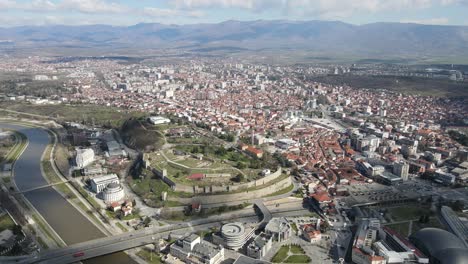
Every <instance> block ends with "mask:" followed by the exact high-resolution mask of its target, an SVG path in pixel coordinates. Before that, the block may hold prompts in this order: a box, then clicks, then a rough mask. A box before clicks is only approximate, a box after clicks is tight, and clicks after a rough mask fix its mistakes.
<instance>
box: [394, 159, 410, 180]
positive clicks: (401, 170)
mask: <svg viewBox="0 0 468 264" xmlns="http://www.w3.org/2000/svg"><path fill="white" fill-rule="evenodd" d="M408 172H409V164H408V163H406V162H398V163H395V164H394V165H393V174H395V175H397V176H399V177H400V178H402V179H403V180H404V181H407V180H408Z"/></svg>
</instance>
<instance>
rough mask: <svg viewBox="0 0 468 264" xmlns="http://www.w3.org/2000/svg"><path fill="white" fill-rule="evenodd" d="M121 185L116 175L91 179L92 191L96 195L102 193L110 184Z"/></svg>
mask: <svg viewBox="0 0 468 264" xmlns="http://www.w3.org/2000/svg"><path fill="white" fill-rule="evenodd" d="M113 182H114V183H117V184H119V183H120V180H119V177H118V176H117V175H116V174H109V175H104V176H99V177H96V178H93V179H91V190H93V192H95V193H100V192H102V191H103V190H104V189H105V188H106V187H107V185H109V184H110V183H113Z"/></svg>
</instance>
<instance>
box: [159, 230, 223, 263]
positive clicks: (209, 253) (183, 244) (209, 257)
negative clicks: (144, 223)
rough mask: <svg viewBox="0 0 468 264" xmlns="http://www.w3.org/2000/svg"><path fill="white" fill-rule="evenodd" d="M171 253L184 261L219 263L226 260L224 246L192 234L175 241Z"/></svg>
mask: <svg viewBox="0 0 468 264" xmlns="http://www.w3.org/2000/svg"><path fill="white" fill-rule="evenodd" d="M170 255H172V256H174V257H176V258H178V260H180V261H181V262H183V263H194V264H195V263H197V264H198V263H200V264H202V263H203V264H218V263H221V262H222V261H223V260H224V248H223V247H222V246H216V245H213V244H211V243H209V242H207V241H202V240H201V239H200V237H199V236H197V235H195V234H192V235H189V236H187V237H185V238H182V239H179V240H177V241H176V242H175V243H173V244H172V245H171V247H170ZM168 263H171V262H170V261H169V262H168ZM176 263H180V262H176Z"/></svg>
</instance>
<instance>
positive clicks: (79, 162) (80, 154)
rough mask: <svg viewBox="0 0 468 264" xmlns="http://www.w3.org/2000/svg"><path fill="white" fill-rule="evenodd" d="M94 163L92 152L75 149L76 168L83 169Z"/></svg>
mask: <svg viewBox="0 0 468 264" xmlns="http://www.w3.org/2000/svg"><path fill="white" fill-rule="evenodd" d="M93 161H94V150H92V149H77V150H76V158H75V162H76V166H77V167H78V168H84V167H86V166H88V165H89V164H91V163H93Z"/></svg>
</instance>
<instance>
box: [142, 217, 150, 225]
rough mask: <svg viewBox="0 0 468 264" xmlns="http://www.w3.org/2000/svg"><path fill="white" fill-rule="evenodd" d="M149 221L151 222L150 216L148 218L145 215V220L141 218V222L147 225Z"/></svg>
mask: <svg viewBox="0 0 468 264" xmlns="http://www.w3.org/2000/svg"><path fill="white" fill-rule="evenodd" d="M149 223H151V218H149V217H148V216H147V217H145V220H143V224H144V225H145V226H146V227H147V226H148V225H149Z"/></svg>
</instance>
